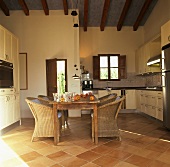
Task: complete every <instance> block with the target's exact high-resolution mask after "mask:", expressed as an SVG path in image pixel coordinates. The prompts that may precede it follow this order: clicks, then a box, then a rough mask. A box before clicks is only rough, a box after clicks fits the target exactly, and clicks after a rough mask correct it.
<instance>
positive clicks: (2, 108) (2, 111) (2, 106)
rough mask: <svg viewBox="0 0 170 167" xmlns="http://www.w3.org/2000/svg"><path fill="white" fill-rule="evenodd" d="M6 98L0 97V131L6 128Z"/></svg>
mask: <svg viewBox="0 0 170 167" xmlns="http://www.w3.org/2000/svg"><path fill="white" fill-rule="evenodd" d="M6 107H7V105H6V96H0V130H1V129H3V128H4V127H5V126H6V122H7V120H6V110H7V108H6Z"/></svg>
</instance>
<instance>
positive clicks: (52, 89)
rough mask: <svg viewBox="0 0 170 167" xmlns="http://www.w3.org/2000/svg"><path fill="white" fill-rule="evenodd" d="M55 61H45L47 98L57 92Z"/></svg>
mask: <svg viewBox="0 0 170 167" xmlns="http://www.w3.org/2000/svg"><path fill="white" fill-rule="evenodd" d="M56 61H57V59H48V60H46V80H47V96H51V97H52V96H53V93H56V92H57V64H56Z"/></svg>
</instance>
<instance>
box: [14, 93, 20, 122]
mask: <svg viewBox="0 0 170 167" xmlns="http://www.w3.org/2000/svg"><path fill="white" fill-rule="evenodd" d="M20 117H21V116H20V96H19V94H15V95H14V122H17V121H19V120H20Z"/></svg>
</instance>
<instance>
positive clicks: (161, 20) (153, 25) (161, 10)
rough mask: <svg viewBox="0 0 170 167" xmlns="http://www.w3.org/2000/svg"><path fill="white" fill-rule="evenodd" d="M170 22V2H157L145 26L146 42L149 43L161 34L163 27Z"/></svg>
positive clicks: (162, 0) (161, 0) (169, 0)
mask: <svg viewBox="0 0 170 167" xmlns="http://www.w3.org/2000/svg"><path fill="white" fill-rule="evenodd" d="M168 20H170V0H160V1H158V2H157V4H156V6H155V8H154V9H153V11H152V13H151V15H150V16H149V18H148V20H147V22H146V23H145V25H144V37H145V39H144V41H145V42H148V41H150V40H151V39H153V38H154V37H155V36H156V35H158V34H160V33H161V26H162V25H163V24H165V23H166V22H167V21H168Z"/></svg>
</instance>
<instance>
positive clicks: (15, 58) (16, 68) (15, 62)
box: [12, 36, 20, 93]
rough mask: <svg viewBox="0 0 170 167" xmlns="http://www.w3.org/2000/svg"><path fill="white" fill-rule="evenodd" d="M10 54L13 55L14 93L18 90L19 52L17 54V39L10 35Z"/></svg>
mask: <svg viewBox="0 0 170 167" xmlns="http://www.w3.org/2000/svg"><path fill="white" fill-rule="evenodd" d="M12 55H13V68H14V70H13V74H14V89H15V93H19V91H20V80H19V54H18V39H17V38H16V37H15V36H12Z"/></svg>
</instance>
